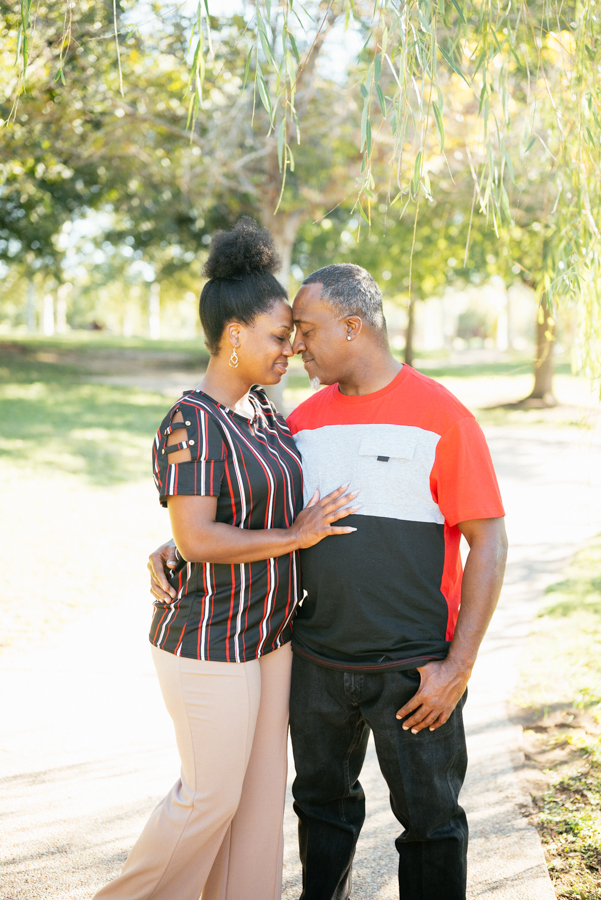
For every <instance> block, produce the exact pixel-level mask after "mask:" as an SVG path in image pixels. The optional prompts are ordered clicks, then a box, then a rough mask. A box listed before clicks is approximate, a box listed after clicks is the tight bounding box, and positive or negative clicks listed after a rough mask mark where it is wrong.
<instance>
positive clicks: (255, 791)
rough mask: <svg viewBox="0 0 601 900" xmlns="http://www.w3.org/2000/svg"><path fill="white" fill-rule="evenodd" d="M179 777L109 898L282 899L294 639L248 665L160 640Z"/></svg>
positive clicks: (157, 660)
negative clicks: (173, 648) (177, 651)
mask: <svg viewBox="0 0 601 900" xmlns="http://www.w3.org/2000/svg"><path fill="white" fill-rule="evenodd" d="M152 655H153V660H154V664H155V666H156V669H157V673H158V676H159V681H160V684H161V690H162V692H163V697H164V699H165V703H166V705H167V710H168V711H169V714H170V716H171V718H172V719H173V722H174V724H175V734H176V739H177V746H178V749H179V753H180V757H181V761H182V770H181V778H180V780H179V781H178V782H177V783H176V784H175V785H174V786H173V788H172V789H171V791H170V792H169V793H168V794H167V796H166V797H165V799H164V800H163V801H162V802H161V803H159V805H158V806H157V808H156V809H155V810H154V812H153V813H152V815H151V817H150V819H149V820H148V822H147V823H146V826H145V828H144V830H143V832H142V834H141V835H140V837H139V838H138V841H137V842H136V844H135V846H134V848H133V850H132V851H131V853H130V854H129V856H128V858H127V860H126V862H125V865H124V866H123V869H122V871H121V874H120V875H119V877H118V878H117V879H116V880H115V881H113V882H111V884H109V885H107V886H106V887H105V888H103V889H102V890H101V891H99V893H98V894H96V897H97V898H103V900H200V897H201V895H202V900H280V897H281V891H282V857H283V834H282V821H283V815H284V800H285V793H286V746H287V729H288V699H289V694H290V667H291V661H292V653H291V650H290V644H286V645H285V646H284V647H281V648H280V649H279V650H275V651H274V652H273V653H269V654H267V656H263V657H261V659H259V660H252V661H251V662H247V663H223V662H205V661H200V660H195V659H184V658H182V657H178V656H174V655H173V654H172V653H167V652H166V651H164V650H158V649H157V648H156V647H153V648H152Z"/></svg>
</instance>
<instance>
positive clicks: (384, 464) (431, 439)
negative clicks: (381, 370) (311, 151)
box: [288, 366, 505, 671]
mask: <svg viewBox="0 0 601 900" xmlns="http://www.w3.org/2000/svg"><path fill="white" fill-rule="evenodd" d="M288 424H289V426H290V430H291V432H292V434H293V435H294V440H295V441H296V445H297V447H298V449H299V451H300V453H301V455H302V460H303V480H304V501H305V503H307V501H308V500H309V499H310V498H311V496H312V495H313V493H314V492H315V489H316V488H319V491H320V494H321V496H322V497H323V496H325V495H326V494H328V493H329V492H330V491H332V490H334V489H335V488H337V487H339V486H340V485H342V484H345V483H346V482H347V481H348V482H350V490H356V489H360V491H361V493H360V494H359V496H358V498H357V502H359V503H361V504H362V508H361V510H360V511H359V512H358V513H357V514H356V515H353V516H349V517H348V518H346V519H344V520H343V521H342V522H340V523H339V524H345V525H346V524H348V525H353V526H355V527H356V528H357V531H356V532H354V533H353V534H349V535H342V536H336V537H329V538H325V540H323V541H321V542H320V543H319V544H317V545H316V546H314V547H311V548H309V549H308V550H303V551H301V579H302V586H303V588H304V590H305V591H306V592H307V595H306V596H305V599H304V601H303V602H302V605H301V607H300V609H299V611H298V613H297V616H296V619H295V622H294V633H293V647H294V649H295V651H296V652H298V653H301V654H303V655H305V656H307V657H309V658H310V659H313V660H314V661H315V662H318V663H322V664H325V665H331V666H340V667H341V668H353V669H361V670H366V671H369V670H373V669H398V670H400V669H408V668H413V667H415V666H418V665H422V664H423V663H424V662H426V661H427V660H431V659H443V658H444V657H445V656H446V654H447V652H448V648H449V645H450V642H451V640H452V638H453V632H454V629H455V623H456V621H457V615H458V612H459V605H460V600H461V579H462V574H463V570H462V564H461V557H460V553H459V545H460V540H461V532H460V531H459V528H458V527H457V524H458V523H459V522H465V521H467V520H469V519H485V518H496V517H498V516H503V515H504V514H505V513H504V510H503V504H502V502H501V496H500V493H499V487H498V484H497V479H496V477H495V472H494V469H493V464H492V460H491V457H490V453H489V450H488V447H487V444H486V441H485V438H484V435H483V434H482V431H481V429H480V427H479V425H478V424H477V422H476V420H475V419H474V417H473V415H472V414H471V413H470V412H469V410H467V409H466V408H465V407H464V406H462V404H461V403H460V402H459V401H458V400H457V399H456V398H455V397H454V396H453V395H452V394H451V393H450V392H449V391H447V390H446V388H444V387H442V386H441V385H440V384H437V382H435V381H433V380H432V379H431V378H427V377H426V376H424V375H421V374H419V373H418V372H416V371H415V370H414V369H412V368H410V367H409V366H403V368H402V369H401V371H400V372H399V374H398V375H397V376H396V377H395V378H394V380H393V381H392V382H391V383H390V384H389V385H387V387H385V388H383V389H382V390H380V391H376V392H375V393H373V394H367V395H364V396H347V395H345V394H341V393H340V391H339V389H338V385H336V384H334V385H331V386H329V387H327V388H325V389H323V390H322V391H320V392H319V393H318V394H316V395H315V396H313V397H310V398H309V399H308V400H306V401H305V402H304V403H302V404H301V405H300V406H299V407H298V408H297V409H296V410H295V411H294V412H293V413H292V414H291V415H290V416H289V418H288Z"/></svg>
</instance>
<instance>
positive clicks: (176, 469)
mask: <svg viewBox="0 0 601 900" xmlns="http://www.w3.org/2000/svg"><path fill="white" fill-rule="evenodd" d="M153 455H154V476H155V482H156V485H157V488H158V490H159V497H160V502H161V505H162V506H167V497H171V496H174V495H175V494H188V495H198V496H211V497H218V496H219V494H220V493H221V482H222V479H223V476H224V472H225V456H226V450H225V445H224V442H223V438H222V435H221V432H220V430H219V428H218V426H217V424H216V423H215V421H214V419H213V418H212V417H211V416H210V415H209V414H208V413H206V412H205V411H204V410H202V409H199V408H196V407H188V406H187V404H186V403H185V402H182V403H179V404H177V405H176V406H174V407H173V409H172V410H171V412H170V413H169V415H168V416H167V417H166V419H165V420H164V421H163V422H162V423H161V427H160V428H159V430H158V432H157V435H156V438H155V442H154V454H153Z"/></svg>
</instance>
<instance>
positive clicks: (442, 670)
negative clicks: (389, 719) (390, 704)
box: [396, 659, 471, 734]
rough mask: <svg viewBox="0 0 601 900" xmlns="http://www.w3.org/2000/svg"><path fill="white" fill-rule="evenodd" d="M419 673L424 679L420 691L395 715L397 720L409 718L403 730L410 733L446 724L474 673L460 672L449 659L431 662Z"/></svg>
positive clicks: (432, 729)
mask: <svg viewBox="0 0 601 900" xmlns="http://www.w3.org/2000/svg"><path fill="white" fill-rule="evenodd" d="M417 671H418V672H419V674H420V675H421V679H422V680H421V684H420V686H419V689H418V691H417V693H416V694H415V696H414V697H412V698H411V700H409V701H408V702H407V703H405V705H404V706H402V707H401V708H400V709H399V711H398V712H397V714H396V717H397V719H404V718H405V716H409V718H408V719H406V720H405V721H404V722H403V729H404V730H405V731H409V730H410V731H411V734H417V733H418V731H422V730H423V729H424V728H428V729H429V730H430V731H435V730H436V729H437V728H440V726H441V725H444V723H445V722H446V721H447V720H448V718H449V716H450V715H451V713H452V712H453V710H454V709H455V707H456V706H457V704H458V703H459V701H460V700H461V698H462V696H463V693H464V691H465V688H466V686H467V683H468V680H469V677H470V674H471V672H470V671H468V672H466V671H460V670H458V669H457V668H456V667H455V666H453V664H452V663H449V660H448V659H445V660H441V661H440V662H439V661H437V660H432V662H429V663H426V665H425V666H420V667H419V668H418V670H417ZM411 713H413V715H410V714H411Z"/></svg>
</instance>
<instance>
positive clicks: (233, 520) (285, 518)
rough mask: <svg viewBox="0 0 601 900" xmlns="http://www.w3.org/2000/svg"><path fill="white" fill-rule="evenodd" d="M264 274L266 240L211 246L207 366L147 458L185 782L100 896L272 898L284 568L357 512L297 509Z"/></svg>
mask: <svg viewBox="0 0 601 900" xmlns="http://www.w3.org/2000/svg"><path fill="white" fill-rule="evenodd" d="M277 266H278V259H277V255H276V253H275V248H274V245H273V241H272V239H271V236H270V235H269V232H267V231H265V230H263V229H260V228H258V226H257V225H256V223H254V222H253V221H252V220H250V219H242V220H241V221H240V222H239V223H238V225H237V226H236V227H235V228H234V229H233V231H231V232H222V233H220V234H218V235H216V236H215V238H214V239H213V242H212V245H211V249H210V252H209V258H208V261H207V264H206V266H205V274H206V275H207V276H208V278H209V280H208V282H207V284H206V285H205V287H204V288H203V291H202V294H201V297H200V318H201V322H202V326H203V330H204V334H205V339H206V343H207V346H208V349H209V350H210V353H211V359H210V362H209V365H208V368H207V372H206V375H205V377H204V379H203V380H202V382H201V383H200V385H199V386H198V387H197V388H196V389H195V390H193V391H187V392H186V393H185V394H184V396H183V397H182V398H181V399H180V400H178V401H177V403H175V404H174V406H173V407H172V408H171V410H170V412H169V413H168V415H167V416H166V417H165V419H164V420H163V422H162V423H161V426H160V428H159V430H158V432H157V435H156V439H155V442H154V476H155V481H156V485H157V488H158V490H159V495H160V501H161V503H162V504H163V505H164V506H167V508H168V510H169V516H170V519H171V527H172V530H173V536H174V539H175V543H176V545H177V548H178V550H179V554H180V557H181V558H180V561H179V562H178V565H177V567H176V568H175V569H174V570H173V572H172V574H171V582H172V586H173V589H174V593H175V596H174V598H173V600H172V602H166V603H155V607H156V609H155V613H154V617H153V620H152V625H151V629H150V641H151V643H152V654H153V660H154V663H155V666H156V669H157V674H158V677H159V681H160V685H161V690H162V693H163V697H164V699H165V703H166V705H167V709H168V711H169V713H170V715H171V717H172V719H173V722H174V725H175V731H176V738H177V744H178V749H179V752H180V756H181V761H182V770H181V778H180V780H179V781H178V782H177V783H176V784H175V785H174V787H173V788H172V790H171V791H170V793H169V794H168V795H167V797H165V799H164V800H163V801H162V802H161V803H160V804H159V805H158V807H157V808H156V809H155V810H154V812H153V813H152V815H151V817H150V819H149V821H148V823H147V824H146V826H145V828H144V830H143V832H142V834H141V836H140V838H139V839H138V841H137V843H136V845H135V846H134V848H133V850H132V851H131V853H130V855H129V857H128V859H127V861H126V862H125V865H124V867H123V870H122V872H121V874H120V875H119V877H118V878H117V879H116V880H115V881H113V882H112V883H111V884H109V885H108V886H107V887H105V888H103V889H102V890H101V891H100V892H99V893H98V894H97V895H96V897H97V898H105V900H109V898H112V900H151V898H152V900H199V897H200V895H201V894H202V897H203V900H279V898H280V895H281V872H282V850H283V848H282V819H283V809H284V797H285V788H286V743H287V741H286V735H287V726H288V693H289V684H290V666H291V657H292V654H291V651H290V644H289V641H290V621H291V619H292V616H293V615H294V611H295V608H296V605H297V603H298V601H299V599H300V598H299V567H298V555H297V552H298V550H299V549H301V548H304V547H310V546H313V545H314V544H316V543H317V542H318V541H320V540H322V539H323V538H324V537H326V536H328V535H335V534H346V533H348V532H350V531H354V530H355V529H353V528H349V527H340V526H338V527H335V526H333V525H332V523H333V522H335V521H337V520H338V519H341V518H343V517H344V516H347V515H349V514H350V513H352V512H355V511H356V510H357V509H358V507H353V508H349V507H348V506H346V504H348V503H349V501H351V500H352V499H353V498H354V496H355V494H344V491H345V487H341V488H339V489H338V490H336V491H334V492H333V493H332V494H330V495H328V497H325V498H323V499H322V500H319V498H318V496H317V495H316V496H315V497H314V498H313V499H312V501H311V502H310V503H309V505H308V506H307V507H306V508H305V509H304V510H302V511H301V507H302V473H301V460H300V457H299V454H298V452H297V450H296V448H295V445H294V441H293V440H292V437H291V435H290V431H289V430H288V427H287V426H286V424H285V422H284V420H283V419H282V418H281V417H280V416H279V415H278V414H277V413H276V410H275V408H274V407H273V406H272V405H271V403H270V402H269V400H268V399H267V396H266V395H265V392H264V391H263V390H262V389H261V388H258V387H257V386H256V384H257V383H262V384H277V383H278V382H279V381H280V379H281V377H282V375H283V374H284V372H285V371H286V368H287V365H288V358H289V357H290V356H292V355H293V351H292V347H291V344H290V335H291V332H292V311H291V309H290V306H289V304H288V302H287V295H286V291H285V290H284V288H283V287H282V286H281V285H280V284H279V282H278V281H277V280H276V278H275V277H274V275H273V272H274V270H276V269H277ZM253 385H254V387H253Z"/></svg>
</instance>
